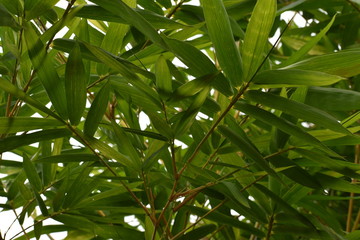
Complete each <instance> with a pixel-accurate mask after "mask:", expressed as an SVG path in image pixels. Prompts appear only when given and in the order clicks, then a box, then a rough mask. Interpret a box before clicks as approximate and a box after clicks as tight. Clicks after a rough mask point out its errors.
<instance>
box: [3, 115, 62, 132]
mask: <svg viewBox="0 0 360 240" xmlns="http://www.w3.org/2000/svg"><path fill="white" fill-rule="evenodd" d="M63 125H64V124H63V123H61V122H59V121H58V120H55V119H48V118H33V117H11V118H8V117H0V134H8V133H16V132H24V131H30V130H35V129H48V128H55V127H59V126H63Z"/></svg>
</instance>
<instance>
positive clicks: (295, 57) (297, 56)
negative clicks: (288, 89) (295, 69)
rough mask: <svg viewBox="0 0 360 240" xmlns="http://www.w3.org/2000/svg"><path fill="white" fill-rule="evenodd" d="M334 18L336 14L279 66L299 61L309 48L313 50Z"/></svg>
mask: <svg viewBox="0 0 360 240" xmlns="http://www.w3.org/2000/svg"><path fill="white" fill-rule="evenodd" d="M335 18H336V14H335V15H334V16H333V18H332V19H331V21H330V22H329V23H328V24H327V25H326V27H325V28H324V29H322V30H321V31H320V32H319V33H318V34H317V35H316V36H315V37H313V38H312V39H311V40H310V41H308V42H307V43H306V44H305V45H304V46H303V47H302V48H301V49H300V50H299V51H296V52H295V53H294V54H293V55H292V56H291V57H290V58H289V59H288V60H286V61H285V62H283V63H282V64H281V65H280V66H287V65H290V64H293V63H295V62H297V61H298V60H300V59H301V58H302V57H303V56H305V54H307V53H308V52H309V51H310V50H311V48H313V47H314V46H315V45H316V44H317V43H318V42H319V41H320V40H321V39H322V38H323V37H324V36H325V34H326V33H327V32H328V31H329V29H330V28H331V26H332V25H333V23H334V21H335Z"/></svg>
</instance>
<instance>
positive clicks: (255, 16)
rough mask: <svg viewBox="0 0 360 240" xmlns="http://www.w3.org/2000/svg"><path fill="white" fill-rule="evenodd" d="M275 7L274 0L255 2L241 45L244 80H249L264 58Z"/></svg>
mask: <svg viewBox="0 0 360 240" xmlns="http://www.w3.org/2000/svg"><path fill="white" fill-rule="evenodd" d="M276 8H277V7H276V0H258V1H257V2H256V5H255V8H254V11H253V12H252V14H251V18H250V22H249V24H248V26H247V29H246V33H245V39H244V45H243V47H242V56H243V64H244V79H245V81H249V80H250V79H251V78H252V77H253V75H254V74H255V72H256V71H257V69H258V68H259V66H260V64H261V62H262V61H263V60H264V56H265V55H266V53H265V51H266V47H267V44H268V38H269V34H270V31H271V28H272V25H273V23H274V19H275V15H276Z"/></svg>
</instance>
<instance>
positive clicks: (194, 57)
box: [164, 37, 233, 96]
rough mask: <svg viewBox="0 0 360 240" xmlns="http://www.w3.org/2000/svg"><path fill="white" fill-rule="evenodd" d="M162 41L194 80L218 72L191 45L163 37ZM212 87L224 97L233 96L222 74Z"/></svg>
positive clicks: (228, 83) (206, 58)
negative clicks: (188, 69)
mask: <svg viewBox="0 0 360 240" xmlns="http://www.w3.org/2000/svg"><path fill="white" fill-rule="evenodd" d="M164 41H165V42H166V44H167V45H168V47H169V49H170V51H171V52H173V53H174V54H175V56H176V57H178V58H179V59H180V60H181V61H182V62H183V63H184V64H185V65H186V66H188V67H189V68H190V69H191V74H192V75H193V76H195V77H196V78H198V77H202V76H205V75H209V74H215V73H218V72H219V70H218V69H217V68H216V67H215V65H214V64H213V63H212V62H211V60H210V59H209V58H208V57H207V56H206V55H205V54H204V53H202V52H201V51H200V50H199V49H197V48H196V47H194V46H192V45H191V44H189V43H187V42H183V41H179V40H176V39H170V38H165V37H164ZM212 86H214V88H215V89H217V90H219V91H220V92H221V93H222V94H224V95H225V96H231V95H232V94H233V90H232V88H231V86H230V82H229V81H228V79H227V78H225V77H224V75H223V74H219V75H218V76H217V77H216V78H215V79H214V82H213V84H212Z"/></svg>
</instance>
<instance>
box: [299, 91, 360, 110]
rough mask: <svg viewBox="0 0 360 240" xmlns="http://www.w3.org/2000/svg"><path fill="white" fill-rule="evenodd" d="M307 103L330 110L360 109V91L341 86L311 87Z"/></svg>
mask: <svg viewBox="0 0 360 240" xmlns="http://www.w3.org/2000/svg"><path fill="white" fill-rule="evenodd" d="M305 103H306V104H309V105H311V106H313V107H317V108H320V109H323V110H329V111H353V110H357V109H360V93H359V92H358V91H354V90H346V89H340V88H324V87H310V88H309V89H308V93H307V95H306V100H305Z"/></svg>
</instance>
